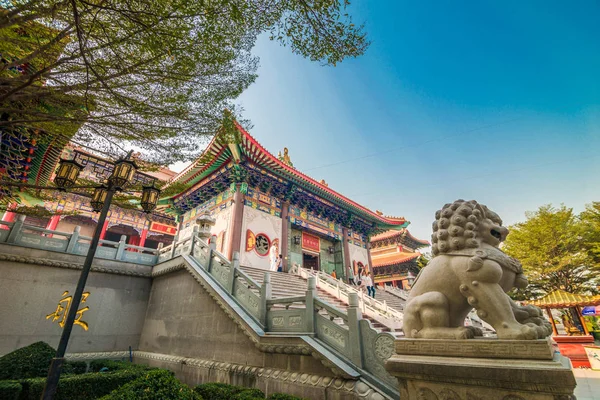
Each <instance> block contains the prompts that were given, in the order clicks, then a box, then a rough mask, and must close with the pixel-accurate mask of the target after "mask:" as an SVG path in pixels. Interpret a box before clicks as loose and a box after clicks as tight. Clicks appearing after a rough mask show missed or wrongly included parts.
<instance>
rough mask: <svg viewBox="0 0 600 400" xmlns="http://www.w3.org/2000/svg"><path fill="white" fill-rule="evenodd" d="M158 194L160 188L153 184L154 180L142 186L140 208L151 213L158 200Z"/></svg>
mask: <svg viewBox="0 0 600 400" xmlns="http://www.w3.org/2000/svg"><path fill="white" fill-rule="evenodd" d="M159 195H160V189H158V188H157V187H155V186H154V182H152V184H151V185H150V186H144V187H143V190H142V201H141V202H140V204H141V205H142V209H143V210H144V212H146V213H151V212H152V211H154V209H155V208H156V203H157V202H158V196H159Z"/></svg>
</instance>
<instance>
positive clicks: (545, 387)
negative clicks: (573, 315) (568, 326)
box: [386, 339, 576, 400]
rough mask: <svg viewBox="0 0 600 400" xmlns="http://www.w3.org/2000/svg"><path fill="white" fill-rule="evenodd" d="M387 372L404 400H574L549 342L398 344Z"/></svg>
mask: <svg viewBox="0 0 600 400" xmlns="http://www.w3.org/2000/svg"><path fill="white" fill-rule="evenodd" d="M395 350H396V354H394V355H393V356H392V357H391V358H390V359H388V361H387V362H386V369H387V370H388V371H389V372H390V373H391V374H392V375H394V376H396V377H397V378H398V380H399V381H400V398H401V399H404V400H574V399H575V396H574V395H573V390H574V389H575V385H576V382H575V377H574V376H573V372H572V371H571V363H570V361H569V359H568V358H566V357H563V356H561V355H560V354H558V353H556V354H553V352H552V346H551V344H550V341H549V340H535V341H529V340H527V341H525V340H486V339H471V340H447V341H446V340H429V339H398V340H396V343H395Z"/></svg>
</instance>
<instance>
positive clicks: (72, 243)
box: [67, 225, 81, 253]
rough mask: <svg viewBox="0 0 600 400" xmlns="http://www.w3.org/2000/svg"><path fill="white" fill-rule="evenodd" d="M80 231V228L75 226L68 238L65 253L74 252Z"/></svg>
mask: <svg viewBox="0 0 600 400" xmlns="http://www.w3.org/2000/svg"><path fill="white" fill-rule="evenodd" d="M80 231H81V226H79V225H77V226H76V227H75V229H73V233H72V234H71V237H70V238H69V244H68V245H67V253H73V251H75V246H77V241H78V240H79V232H80Z"/></svg>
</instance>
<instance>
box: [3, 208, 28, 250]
mask: <svg viewBox="0 0 600 400" xmlns="http://www.w3.org/2000/svg"><path fill="white" fill-rule="evenodd" d="M24 223H25V216H24V215H19V216H18V217H17V220H16V221H15V222H14V223H13V226H12V228H11V229H10V233H9V234H8V239H6V243H16V241H17V239H18V238H19V236H21V229H23V224H24Z"/></svg>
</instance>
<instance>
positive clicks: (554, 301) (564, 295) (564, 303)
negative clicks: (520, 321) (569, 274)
mask: <svg viewBox="0 0 600 400" xmlns="http://www.w3.org/2000/svg"><path fill="white" fill-rule="evenodd" d="M527 303H528V304H533V305H534V306H538V307H543V308H545V307H548V308H563V307H574V306H595V305H599V304H600V296H586V295H583V294H573V293H568V292H565V291H563V290H555V291H554V292H552V293H550V294H547V295H546V296H544V297H542V298H540V299H536V300H531V301H528V302H527Z"/></svg>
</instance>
